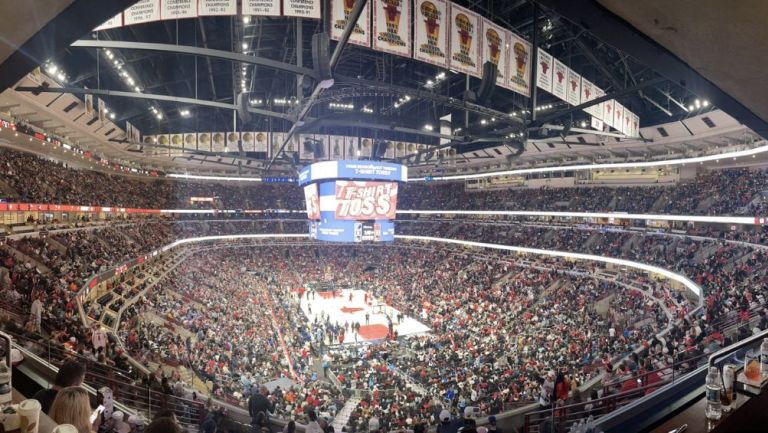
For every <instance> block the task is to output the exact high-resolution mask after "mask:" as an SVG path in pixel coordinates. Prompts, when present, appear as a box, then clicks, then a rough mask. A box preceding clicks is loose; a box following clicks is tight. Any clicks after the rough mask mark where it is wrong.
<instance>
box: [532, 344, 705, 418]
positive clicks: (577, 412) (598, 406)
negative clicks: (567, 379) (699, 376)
mask: <svg viewBox="0 0 768 433" xmlns="http://www.w3.org/2000/svg"><path fill="white" fill-rule="evenodd" d="M706 356H707V355H706V354H702V355H698V356H695V357H693V358H689V359H685V360H681V361H677V362H674V363H672V365H668V366H666V367H663V368H660V369H657V370H653V371H649V372H647V373H643V374H640V375H635V376H631V377H629V378H625V379H619V380H616V381H612V382H609V383H607V384H605V385H604V386H603V395H604V396H603V397H601V398H598V399H594V400H589V401H583V402H578V403H573V404H569V405H565V406H560V407H554V406H553V407H552V408H549V409H545V410H540V411H535V412H529V413H527V414H526V415H525V421H524V424H523V433H538V432H539V431H540V430H539V426H540V425H542V424H547V423H548V424H550V425H551V428H552V431H553V432H558V433H561V432H563V433H564V432H566V431H567V430H568V427H570V425H572V424H573V423H575V422H578V421H580V420H583V419H585V418H588V417H589V416H592V417H593V418H599V417H600V416H603V415H606V414H608V413H610V412H612V411H614V410H616V409H617V408H619V407H622V406H624V405H626V404H629V403H631V402H632V401H634V400H637V399H638V398H641V397H644V396H646V395H648V394H651V393H653V392H654V391H656V390H657V389H658V388H660V387H662V386H664V385H667V384H670V383H675V380H677V379H679V378H681V377H683V376H684V375H685V373H687V372H683V373H678V374H677V375H676V374H675V373H676V371H677V370H678V369H679V368H680V367H682V366H683V365H684V364H689V368H690V364H691V363H695V364H693V365H694V366H695V365H698V364H699V363H700V361H703V360H704V359H705V358H706ZM670 369H671V373H670V374H669V377H668V378H660V380H658V381H656V382H653V383H648V378H649V377H651V375H653V374H657V375H658V374H661V373H664V372H665V371H666V370H670ZM694 369H695V367H694V368H690V370H694ZM665 375H666V374H665ZM627 381H636V383H637V384H638V386H637V387H635V388H632V389H629V390H627V391H624V392H619V393H615V394H610V395H606V394H608V393H609V391H610V390H611V389H612V388H616V387H617V386H618V387H620V386H622V385H623V384H624V383H626V382H627ZM587 406H589V409H586V407H587Z"/></svg>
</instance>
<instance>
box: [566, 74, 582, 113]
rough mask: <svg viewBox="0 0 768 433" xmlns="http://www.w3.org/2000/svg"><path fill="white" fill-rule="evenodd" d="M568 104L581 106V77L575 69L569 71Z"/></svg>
mask: <svg viewBox="0 0 768 433" xmlns="http://www.w3.org/2000/svg"><path fill="white" fill-rule="evenodd" d="M567 91H568V99H567V101H568V103H569V104H571V105H573V106H576V105H579V104H581V75H579V74H577V73H576V72H575V71H574V70H573V69H568V85H567Z"/></svg>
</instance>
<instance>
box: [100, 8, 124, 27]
mask: <svg viewBox="0 0 768 433" xmlns="http://www.w3.org/2000/svg"><path fill="white" fill-rule="evenodd" d="M122 25H123V13H122V12H120V13H119V14H117V15H115V16H113V17H112V18H110V19H108V20H106V21H104V22H103V23H102V24H101V25H100V26H98V27H96V28H95V29H93V30H94V31H99V30H107V29H114V28H117V27H120V26H122Z"/></svg>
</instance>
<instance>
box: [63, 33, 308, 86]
mask: <svg viewBox="0 0 768 433" xmlns="http://www.w3.org/2000/svg"><path fill="white" fill-rule="evenodd" d="M72 46H73V47H80V48H110V49H123V50H146V51H159V52H164V53H174V54H188V55H191V56H201V57H209V58H210V57H213V58H217V59H223V60H229V61H232V62H240V63H248V64H251V65H259V66H266V67H268V68H273V69H278V70H281V71H285V72H290V73H293V74H298V75H309V76H310V77H313V78H317V73H316V72H315V71H314V70H313V69H308V68H302V67H299V66H296V65H291V64H289V63H283V62H278V61H277V60H272V59H266V58H263V57H257V56H250V55H247V54H241V53H233V52H231V51H223V50H214V49H211V48H202V47H194V46H189V45H173V44H154V43H147V42H130V41H102V40H98V41H97V40H79V41H77V42H75V43H74V44H72Z"/></svg>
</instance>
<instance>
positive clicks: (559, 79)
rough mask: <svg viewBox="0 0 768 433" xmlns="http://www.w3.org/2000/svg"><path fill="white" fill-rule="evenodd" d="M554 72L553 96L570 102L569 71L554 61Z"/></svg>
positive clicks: (562, 64)
mask: <svg viewBox="0 0 768 433" xmlns="http://www.w3.org/2000/svg"><path fill="white" fill-rule="evenodd" d="M552 66H553V71H552V94H553V95H555V96H557V97H558V98H560V99H561V100H563V101H565V102H568V90H567V87H568V72H569V71H570V69H568V67H567V66H565V64H564V63H563V62H561V61H559V60H557V59H555V60H554V64H553V65H552Z"/></svg>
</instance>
